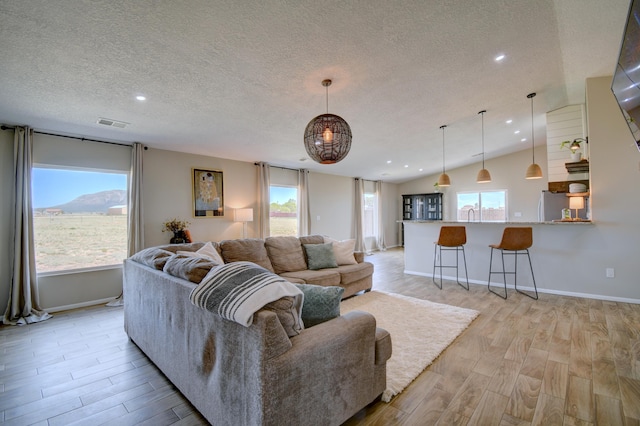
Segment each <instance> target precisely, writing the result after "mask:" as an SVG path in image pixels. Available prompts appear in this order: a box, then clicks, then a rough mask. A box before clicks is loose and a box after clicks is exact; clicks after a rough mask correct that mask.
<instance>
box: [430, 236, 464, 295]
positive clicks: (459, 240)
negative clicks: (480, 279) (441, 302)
mask: <svg viewBox="0 0 640 426" xmlns="http://www.w3.org/2000/svg"><path fill="white" fill-rule="evenodd" d="M466 243H467V232H466V229H465V227H464V226H443V227H441V228H440V236H439V237H438V241H436V242H435V247H434V251H433V283H434V284H435V285H436V286H437V287H438V288H439V289H440V290H442V268H455V269H456V282H457V283H458V284H459V285H460V286H461V287H462V288H464V289H466V290H469V274H468V273H467V257H466V255H465V253H464V245H465V244H466ZM438 250H440V255H439V256H437V254H438ZM443 250H444V251H447V250H450V251H455V252H456V264H455V265H443V262H442V251H443ZM460 251H462V259H463V260H464V274H465V276H466V277H467V286H466V287H465V286H464V284H462V283H461V282H460V280H459V279H458V264H459V257H460V256H459V252H460ZM436 258H439V259H440V264H439V265H436ZM436 267H438V268H440V284H438V282H437V281H436Z"/></svg>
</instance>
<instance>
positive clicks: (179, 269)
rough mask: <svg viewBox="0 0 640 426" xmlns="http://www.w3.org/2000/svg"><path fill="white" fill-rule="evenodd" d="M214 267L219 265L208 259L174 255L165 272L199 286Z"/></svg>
mask: <svg viewBox="0 0 640 426" xmlns="http://www.w3.org/2000/svg"><path fill="white" fill-rule="evenodd" d="M214 266H217V263H215V262H214V261H212V260H211V259H210V258H207V257H199V256H198V257H194V256H188V255H182V254H174V255H172V256H171V257H170V258H169V259H168V260H167V262H166V263H165V265H164V268H163V271H164V272H166V273H167V274H169V275H171V276H174V277H178V278H182V279H183V280H187V281H191V282H192V283H196V284H198V283H200V281H202V279H203V278H204V276H205V275H207V274H208V273H209V271H210V270H211V268H213V267H214Z"/></svg>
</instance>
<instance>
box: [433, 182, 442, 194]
mask: <svg viewBox="0 0 640 426" xmlns="http://www.w3.org/2000/svg"><path fill="white" fill-rule="evenodd" d="M433 192H440V184H439V183H438V182H436V183H434V184H433Z"/></svg>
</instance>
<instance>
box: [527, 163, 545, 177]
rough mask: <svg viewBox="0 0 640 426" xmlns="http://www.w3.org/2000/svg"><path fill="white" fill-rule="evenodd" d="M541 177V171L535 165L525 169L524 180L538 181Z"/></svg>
mask: <svg viewBox="0 0 640 426" xmlns="http://www.w3.org/2000/svg"><path fill="white" fill-rule="evenodd" d="M541 177H542V169H541V168H540V166H538V165H537V164H536V163H533V164H531V165H530V166H529V167H527V174H526V175H525V179H540V178H541Z"/></svg>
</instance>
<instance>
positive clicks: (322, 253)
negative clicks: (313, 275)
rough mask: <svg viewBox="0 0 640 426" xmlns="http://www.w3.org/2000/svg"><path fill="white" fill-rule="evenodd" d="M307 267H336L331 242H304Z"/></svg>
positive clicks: (316, 268) (313, 268) (314, 268)
mask: <svg viewBox="0 0 640 426" xmlns="http://www.w3.org/2000/svg"><path fill="white" fill-rule="evenodd" d="M304 251H305V252H306V253H307V264H308V265H309V269H311V270H314V271H315V270H318V269H324V268H337V267H338V264H337V263H336V257H335V256H334V254H333V244H331V243H328V244H305V245H304Z"/></svg>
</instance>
